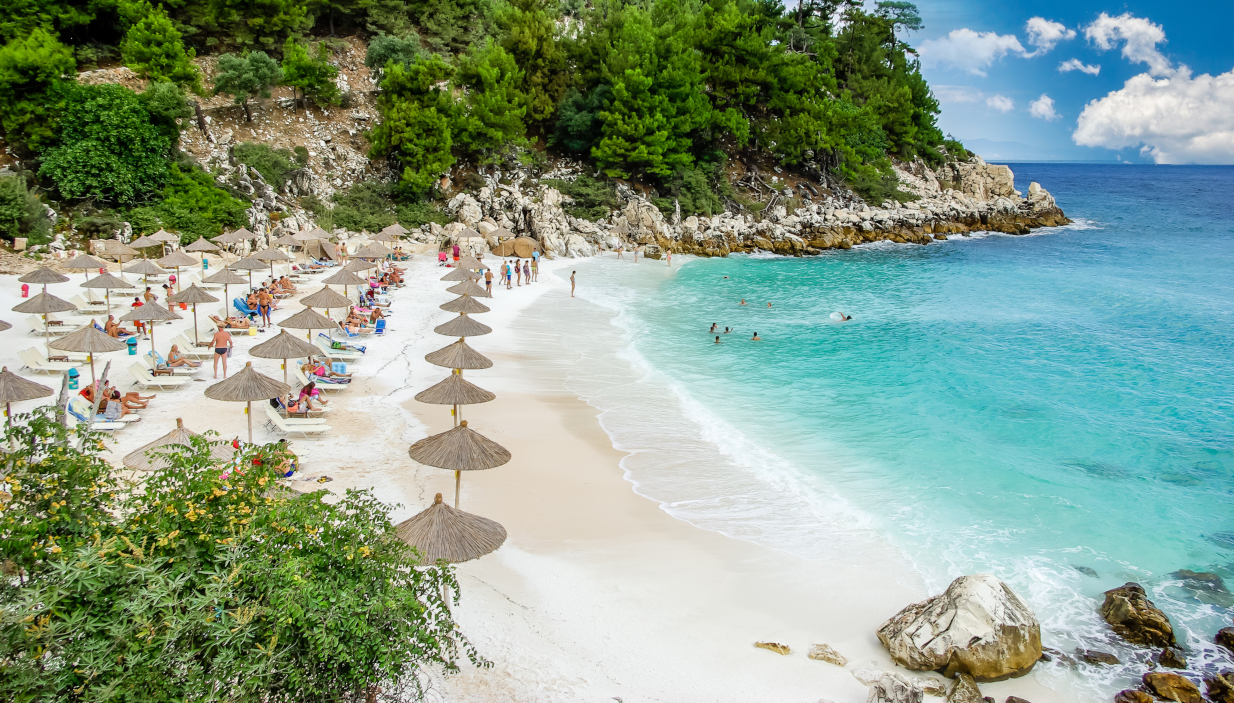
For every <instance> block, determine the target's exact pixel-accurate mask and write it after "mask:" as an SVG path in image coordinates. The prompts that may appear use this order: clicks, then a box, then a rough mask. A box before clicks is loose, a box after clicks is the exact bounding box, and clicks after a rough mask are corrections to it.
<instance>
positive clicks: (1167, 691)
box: [1144, 671, 1204, 703]
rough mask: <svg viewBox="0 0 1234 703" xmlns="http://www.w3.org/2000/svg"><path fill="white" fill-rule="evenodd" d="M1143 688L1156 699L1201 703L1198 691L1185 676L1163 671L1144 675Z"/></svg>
mask: <svg viewBox="0 0 1234 703" xmlns="http://www.w3.org/2000/svg"><path fill="white" fill-rule="evenodd" d="M1144 687H1145V688H1147V689H1148V690H1149V691H1152V693H1153V695H1155V696H1157V697H1158V698H1164V699H1165V700H1167V701H1178V703H1203V701H1204V699H1203V697H1201V696H1200V689H1199V688H1198V687H1197V686H1196V685H1195V684H1194V683H1192V682H1191V680H1190V679H1188V678H1187V677H1185V676H1182V675H1180V674H1175V673H1171V672H1164V671H1150V672H1148V673H1147V674H1144Z"/></svg>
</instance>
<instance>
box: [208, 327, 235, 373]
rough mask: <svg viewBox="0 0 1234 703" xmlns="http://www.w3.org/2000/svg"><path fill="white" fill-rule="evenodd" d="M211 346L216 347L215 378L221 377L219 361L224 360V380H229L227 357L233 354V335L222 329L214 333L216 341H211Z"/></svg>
mask: <svg viewBox="0 0 1234 703" xmlns="http://www.w3.org/2000/svg"><path fill="white" fill-rule="evenodd" d="M210 346H212V347H214V377H215V378H218V377H219V359H222V360H223V378H227V357H228V355H230V354H231V348H232V347H233V346H235V344H234V342H232V341H231V333H230V332H228V331H227V330H225V329H223V328H222V327H220V328H219V329H218V331H217V332H215V333H214V339H212V340H210Z"/></svg>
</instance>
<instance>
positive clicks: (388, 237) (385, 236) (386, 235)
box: [371, 225, 406, 243]
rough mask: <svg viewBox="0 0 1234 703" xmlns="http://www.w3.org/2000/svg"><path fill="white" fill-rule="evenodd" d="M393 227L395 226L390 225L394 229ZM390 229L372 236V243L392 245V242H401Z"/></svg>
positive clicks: (396, 234)
mask: <svg viewBox="0 0 1234 703" xmlns="http://www.w3.org/2000/svg"><path fill="white" fill-rule="evenodd" d="M394 226H396V225H390V227H394ZM390 227H387V228H385V229H383V230H382V231H380V232H378V233H377V234H374V235H373V236H372V237H371V239H372V240H373V241H374V242H390V243H394V242H399V241H402V240H401V239H400V238H399V234H398V233H396V232H395V231H394V230H392V229H390ZM405 233H406V232H404V234H405Z"/></svg>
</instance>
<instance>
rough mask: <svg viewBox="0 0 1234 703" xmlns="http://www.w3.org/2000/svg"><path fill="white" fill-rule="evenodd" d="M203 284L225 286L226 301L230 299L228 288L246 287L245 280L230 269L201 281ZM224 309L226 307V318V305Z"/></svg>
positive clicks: (224, 296) (224, 297)
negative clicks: (235, 286)
mask: <svg viewBox="0 0 1234 703" xmlns="http://www.w3.org/2000/svg"><path fill="white" fill-rule="evenodd" d="M201 282H202V283H213V284H215V285H221V286H223V299H224V300H226V299H227V298H228V295H227V287H228V286H234V285H237V284H239V285H244V284H245V283H246V281H245V280H244V279H243V278H240V277H239V276H237V275H236V272H235V271H232V270H230V269H223V270H221V271H219V272H218V273H216V274H213V275H211V276H207V277H206V278H203V279H201ZM223 307H224V315H223V316H224V317H226V316H227V315H226V305H224V306H223Z"/></svg>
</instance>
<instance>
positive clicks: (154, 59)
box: [120, 5, 202, 93]
mask: <svg viewBox="0 0 1234 703" xmlns="http://www.w3.org/2000/svg"><path fill="white" fill-rule="evenodd" d="M144 9H145V16H144V17H142V18H141V19H140V20H138V21H137V23H136V24H134V25H133V26H132V27H129V31H128V32H127V33H126V34H125V35H124V41H123V42H121V44H120V51H121V52H122V53H123V54H124V63H125V65H127V66H128V67H129V68H131V69H133V70H134V71H136V72H137V75H139V76H141V77H142V78H149V79H150V80H152V81H156V82H157V81H168V82H171V83H174V84H176V85H178V86H180V87H182V88H186V89H188V90H191V91H193V92H194V93H200V92H202V86H201V69H199V68H197V66H196V65H195V64H194V63H193V59H194V58H196V56H197V52H195V51H193V50H192V49H187V50H186V49H185V48H184V38H183V35H181V34H180V31H179V30H177V29H176V27H175V25H174V24H173V23H172V21H171V19H170V18H169V17H168V16H167V12H166V11H164V10H163V6H162V5H159V6H158V7H157V8H153V7H150V6H149V5H146V6H145V8H144Z"/></svg>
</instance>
